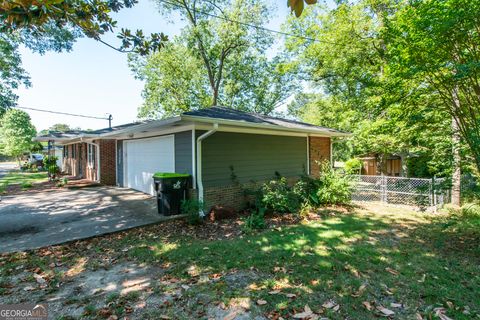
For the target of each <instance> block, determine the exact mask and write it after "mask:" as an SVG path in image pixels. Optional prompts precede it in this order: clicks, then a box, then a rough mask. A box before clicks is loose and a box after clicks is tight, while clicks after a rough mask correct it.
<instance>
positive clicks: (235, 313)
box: [223, 310, 238, 320]
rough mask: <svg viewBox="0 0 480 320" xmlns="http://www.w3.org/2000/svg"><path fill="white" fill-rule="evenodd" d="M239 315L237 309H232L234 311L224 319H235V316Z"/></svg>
mask: <svg viewBox="0 0 480 320" xmlns="http://www.w3.org/2000/svg"><path fill="white" fill-rule="evenodd" d="M237 315H238V311H237V310H235V311H232V312H230V313H229V314H227V315H226V316H225V318H223V320H233V319H235V317H236V316H237Z"/></svg>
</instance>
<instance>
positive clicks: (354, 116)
mask: <svg viewBox="0 0 480 320" xmlns="http://www.w3.org/2000/svg"><path fill="white" fill-rule="evenodd" d="M396 10H397V6H396V4H395V3H394V2H393V1H380V2H378V1H373V2H369V1H354V2H344V1H341V2H337V5H335V6H333V7H330V6H315V7H312V8H308V10H305V12H304V14H303V15H302V16H301V17H300V18H298V19H297V18H291V19H289V20H288V22H287V24H286V25H285V28H287V29H289V30H293V31H294V32H295V33H299V34H302V35H305V36H308V37H312V38H316V39H319V41H315V42H313V41H307V40H302V39H298V38H291V39H288V40H287V42H286V47H287V50H288V52H289V53H290V55H291V63H290V69H291V70H292V71H293V72H295V73H296V74H297V76H299V77H301V78H302V79H307V80H308V81H309V84H310V85H312V86H313V87H314V88H315V89H316V91H315V92H313V93H302V94H299V95H297V96H296V97H295V100H294V101H293V102H292V103H290V105H289V112H290V113H291V114H293V115H295V116H297V117H299V118H300V119H302V120H305V121H307V122H311V123H315V124H318V125H321V126H327V127H333V128H338V129H342V130H345V131H348V132H352V133H353V137H352V138H351V139H349V140H347V141H339V142H336V143H335V148H334V158H335V159H336V160H340V161H346V160H348V159H350V158H352V157H355V156H359V155H363V154H366V153H376V154H378V155H379V158H380V161H381V165H380V169H381V170H382V171H384V173H385V172H386V162H385V160H384V159H386V156H385V155H388V154H391V153H395V154H399V155H402V157H404V158H406V157H408V156H410V155H415V156H423V155H427V156H428V162H427V163H426V165H427V166H428V168H429V170H428V174H430V175H431V176H433V175H448V173H449V170H450V168H451V160H450V159H451V157H452V143H451V135H452V134H451V117H450V116H449V114H448V113H447V112H445V110H444V109H440V108H438V104H439V103H440V97H439V96H438V95H437V94H436V93H435V92H433V91H432V90H429V88H425V86H424V85H423V81H422V80H421V79H418V78H414V79H412V78H410V77H402V76H399V74H398V73H392V72H390V69H389V63H390V59H395V57H394V56H390V55H389V54H387V53H388V48H387V46H386V43H387V38H388V37H387V36H386V35H385V28H386V26H387V23H394V21H393V20H390V19H391V17H393V15H394V14H395V12H396ZM388 25H389V24H388ZM318 92H321V94H320V93H318Z"/></svg>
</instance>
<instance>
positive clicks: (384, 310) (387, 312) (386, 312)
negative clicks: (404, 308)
mask: <svg viewBox="0 0 480 320" xmlns="http://www.w3.org/2000/svg"><path fill="white" fill-rule="evenodd" d="M377 310H378V311H380V312H381V313H382V314H383V315H384V316H387V317H390V316H393V315H394V314H395V312H393V311H392V310H390V309H387V308H385V307H382V306H378V307H377Z"/></svg>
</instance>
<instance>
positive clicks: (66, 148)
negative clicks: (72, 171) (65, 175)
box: [63, 146, 68, 158]
mask: <svg viewBox="0 0 480 320" xmlns="http://www.w3.org/2000/svg"><path fill="white" fill-rule="evenodd" d="M63 157H64V158H68V146H63Z"/></svg>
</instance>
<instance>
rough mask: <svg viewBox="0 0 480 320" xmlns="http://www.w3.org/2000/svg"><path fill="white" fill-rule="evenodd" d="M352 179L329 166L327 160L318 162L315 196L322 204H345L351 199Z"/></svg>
mask: <svg viewBox="0 0 480 320" xmlns="http://www.w3.org/2000/svg"><path fill="white" fill-rule="evenodd" d="M351 196H352V181H351V180H350V178H349V177H348V176H347V175H342V174H340V173H338V172H336V171H335V170H333V168H332V167H331V166H330V164H329V163H328V162H324V163H322V164H320V176H319V178H318V190H317V197H318V202H319V203H320V204H323V205H330V204H347V203H349V202H350V201H351Z"/></svg>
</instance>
